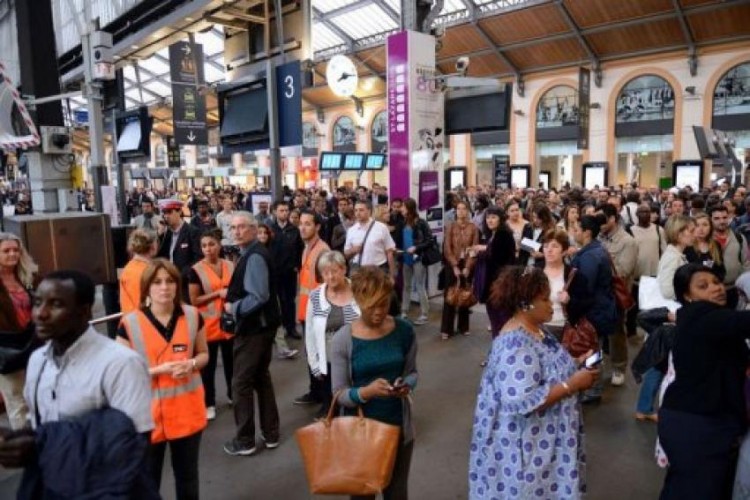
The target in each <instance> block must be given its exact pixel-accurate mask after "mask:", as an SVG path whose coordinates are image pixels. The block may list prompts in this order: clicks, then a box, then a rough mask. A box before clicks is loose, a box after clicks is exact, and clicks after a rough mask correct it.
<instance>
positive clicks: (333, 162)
mask: <svg viewBox="0 0 750 500" xmlns="http://www.w3.org/2000/svg"><path fill="white" fill-rule="evenodd" d="M343 162H344V155H343V154H341V153H321V154H320V170H341V167H342V165H343Z"/></svg>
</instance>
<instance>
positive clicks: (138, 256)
mask: <svg viewBox="0 0 750 500" xmlns="http://www.w3.org/2000/svg"><path fill="white" fill-rule="evenodd" d="M157 248H158V247H157V241H156V233H154V232H153V231H148V230H145V229H136V230H135V231H133V232H132V233H130V237H129V238H128V252H130V254H131V255H132V256H133V258H132V259H131V260H130V262H128V263H127V264H126V265H125V267H124V268H123V269H122V275H120V311H122V313H123V314H127V313H129V312H133V311H135V310H136V309H138V307H139V306H140V304H141V275H142V274H143V271H145V270H146V268H147V267H148V263H149V262H151V259H152V258H153V257H154V255H156V250H157Z"/></svg>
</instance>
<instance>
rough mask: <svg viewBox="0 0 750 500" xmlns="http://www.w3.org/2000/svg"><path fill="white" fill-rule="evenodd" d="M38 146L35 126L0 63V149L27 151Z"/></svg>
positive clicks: (37, 134) (37, 133)
mask: <svg viewBox="0 0 750 500" xmlns="http://www.w3.org/2000/svg"><path fill="white" fill-rule="evenodd" d="M38 145H39V132H38V131H37V128H36V125H34V121H33V120H32V119H31V116H30V115H29V111H28V110H27V109H26V104H24V102H23V100H22V99H21V96H20V95H19V94H18V91H17V90H16V87H15V86H13V82H11V81H10V78H8V76H7V75H6V70H5V66H4V65H3V63H1V62H0V148H2V149H5V150H15V149H19V148H20V149H28V148H32V147H34V146H38Z"/></svg>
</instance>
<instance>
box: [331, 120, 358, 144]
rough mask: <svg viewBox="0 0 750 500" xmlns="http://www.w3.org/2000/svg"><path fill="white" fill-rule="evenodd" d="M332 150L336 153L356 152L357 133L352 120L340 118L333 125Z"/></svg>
mask: <svg viewBox="0 0 750 500" xmlns="http://www.w3.org/2000/svg"><path fill="white" fill-rule="evenodd" d="M333 150H334V151H337V152H354V151H357V133H356V129H355V127H354V120H352V119H351V118H350V117H348V116H342V117H340V118H339V119H338V120H336V123H334V124H333Z"/></svg>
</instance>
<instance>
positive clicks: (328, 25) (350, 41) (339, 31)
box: [312, 7, 381, 77]
mask: <svg viewBox="0 0 750 500" xmlns="http://www.w3.org/2000/svg"><path fill="white" fill-rule="evenodd" d="M312 12H313V20H315V21H318V22H319V23H321V24H323V25H324V26H325V27H326V28H328V29H329V30H331V31H332V32H333V33H334V34H335V35H336V36H338V37H339V38H341V39H342V40H344V42H346V45H347V48H348V51H349V52H351V53H352V55H353V56H354V61H355V62H356V63H357V64H358V65H360V66H362V67H363V68H365V69H366V70H367V71H369V72H370V73H372V74H373V75H375V76H377V77H381V74H380V72H379V71H378V70H376V69H375V68H373V67H372V66H370V65H369V64H368V63H366V62H365V61H362V60H361V59H359V58H358V57H357V54H356V53H355V50H354V49H355V44H356V40H354V38H352V37H351V36H350V35H349V34H348V33H347V32H346V31H344V30H342V29H341V28H339V27H338V25H337V24H335V23H333V22H331V21H330V20H328V19H326V18H325V17H321V16H322V15H323V14H322V13H321V12H320V11H319V10H318V9H316V8H315V7H313V8H312Z"/></svg>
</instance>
